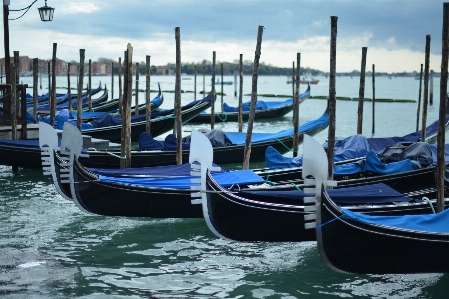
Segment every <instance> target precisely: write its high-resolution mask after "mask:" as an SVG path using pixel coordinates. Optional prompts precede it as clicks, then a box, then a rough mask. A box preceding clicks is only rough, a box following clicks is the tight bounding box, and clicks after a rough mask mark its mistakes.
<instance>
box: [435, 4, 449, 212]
mask: <svg viewBox="0 0 449 299" xmlns="http://www.w3.org/2000/svg"><path fill="white" fill-rule="evenodd" d="M448 27H449V3H447V2H446V3H443V34H442V51H441V53H442V57H441V78H440V110H439V122H438V137H437V140H438V141H437V142H438V144H437V190H438V193H437V211H438V212H442V211H443V210H444V189H445V188H444V168H445V160H444V145H445V142H446V141H445V138H446V137H445V134H446V132H445V129H444V125H445V121H446V110H447V104H448V103H447V102H448V99H447V80H448V74H447V73H448V56H449V53H448V52H449V30H448Z"/></svg>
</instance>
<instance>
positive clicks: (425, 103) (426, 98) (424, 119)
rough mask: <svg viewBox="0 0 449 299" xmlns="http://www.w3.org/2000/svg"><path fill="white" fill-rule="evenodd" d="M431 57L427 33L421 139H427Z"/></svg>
mask: <svg viewBox="0 0 449 299" xmlns="http://www.w3.org/2000/svg"><path fill="white" fill-rule="evenodd" d="M429 59H430V35H426V60H425V61H424V99H423V105H422V126H421V128H422V129H423V130H421V140H426V130H424V128H425V127H426V126H427V125H426V123H427V106H428V103H429V102H428V101H429Z"/></svg>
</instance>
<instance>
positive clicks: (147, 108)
mask: <svg viewBox="0 0 449 299" xmlns="http://www.w3.org/2000/svg"><path fill="white" fill-rule="evenodd" d="M150 60H151V56H149V55H147V57H146V73H145V75H146V80H145V83H146V86H145V112H146V115H147V117H146V119H145V120H146V123H145V125H146V126H145V130H146V132H147V133H148V134H151V97H150V93H151V91H150V82H151V65H150Z"/></svg>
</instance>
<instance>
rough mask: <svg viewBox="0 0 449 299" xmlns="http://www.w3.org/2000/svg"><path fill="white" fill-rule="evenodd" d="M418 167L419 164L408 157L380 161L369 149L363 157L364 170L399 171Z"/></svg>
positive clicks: (388, 172) (384, 172)
mask: <svg viewBox="0 0 449 299" xmlns="http://www.w3.org/2000/svg"><path fill="white" fill-rule="evenodd" d="M419 168H420V167H419V164H415V163H413V162H412V161H411V160H410V159H404V160H402V161H398V162H391V163H386V164H385V163H382V162H381V161H380V159H379V157H378V156H377V155H376V154H375V153H374V152H373V151H369V152H368V154H367V155H366V159H365V171H371V172H374V173H378V174H393V173H400V172H405V171H411V170H415V169H419Z"/></svg>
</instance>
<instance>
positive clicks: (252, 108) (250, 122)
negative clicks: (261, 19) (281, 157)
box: [242, 26, 263, 170]
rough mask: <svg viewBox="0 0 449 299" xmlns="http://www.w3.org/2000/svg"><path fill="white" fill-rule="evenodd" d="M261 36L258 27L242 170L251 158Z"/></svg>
mask: <svg viewBox="0 0 449 299" xmlns="http://www.w3.org/2000/svg"><path fill="white" fill-rule="evenodd" d="M262 34H263V26H259V30H258V33H257V44H256V53H255V56H254V71H253V80H252V90H251V106H250V111H249V117H248V129H247V131H246V140H245V152H244V158H243V167H242V168H243V170H246V169H249V159H250V156H251V138H252V134H253V125H254V117H255V114H256V101H257V79H258V76H259V75H258V72H259V60H260V55H261V47H262Z"/></svg>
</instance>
